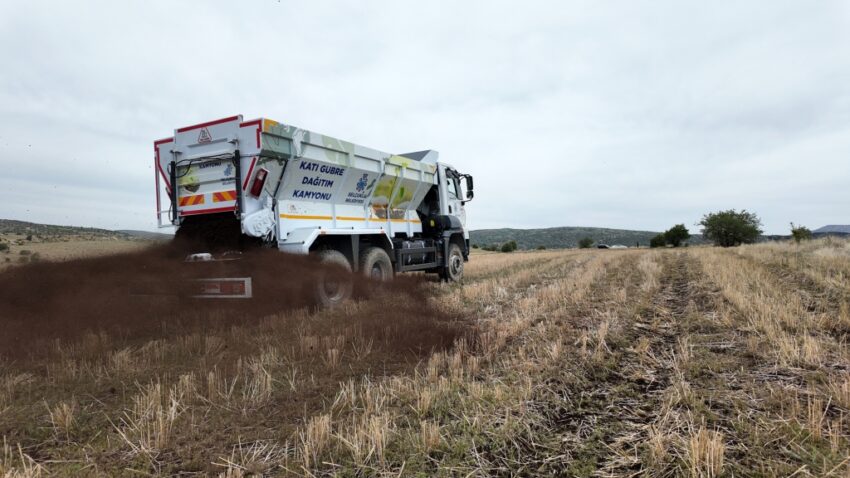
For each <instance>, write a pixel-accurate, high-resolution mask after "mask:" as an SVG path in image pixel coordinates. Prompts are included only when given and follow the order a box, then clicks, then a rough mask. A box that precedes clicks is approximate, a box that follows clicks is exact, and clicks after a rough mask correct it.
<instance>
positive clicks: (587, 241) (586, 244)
mask: <svg viewBox="0 0 850 478" xmlns="http://www.w3.org/2000/svg"><path fill="white" fill-rule="evenodd" d="M592 245H593V239H591V238H589V237H585V238H584V239H581V240H580V241H578V248H579V249H589V248H590V246H592Z"/></svg>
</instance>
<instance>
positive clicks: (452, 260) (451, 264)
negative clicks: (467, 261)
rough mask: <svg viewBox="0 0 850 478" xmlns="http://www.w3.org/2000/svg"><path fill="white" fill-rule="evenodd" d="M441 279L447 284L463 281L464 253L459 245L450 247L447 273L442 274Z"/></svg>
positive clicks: (447, 258)
mask: <svg viewBox="0 0 850 478" xmlns="http://www.w3.org/2000/svg"><path fill="white" fill-rule="evenodd" d="M440 277H442V278H443V280H445V281H447V282H460V280H461V279H463V252H461V250H460V246H459V245H457V244H450V245H449V255H448V256H447V257H446V267H445V271H444V272H442V273H441V274H440Z"/></svg>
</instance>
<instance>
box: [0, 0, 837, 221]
mask: <svg viewBox="0 0 850 478" xmlns="http://www.w3.org/2000/svg"><path fill="white" fill-rule="evenodd" d="M0 59H2V67H0V171H2V172H0V218H12V219H21V220H28V221H33V222H42V223H53V224H68V225H85V226H95V227H105V228H110V229H148V230H152V229H155V227H156V219H155V213H154V209H155V203H154V187H153V178H154V173H153V170H152V155H153V147H152V142H153V140H155V139H158V138H162V137H167V136H170V135H171V134H172V131H173V129H174V128H176V127H180V126H185V125H190V124H195V123H198V122H202V121H206V120H210V119H216V118H220V117H224V116H230V115H233V114H242V115H244V117H245V118H246V119H250V118H254V117H261V116H262V117H269V118H272V119H275V120H278V121H281V122H284V123H288V124H293V125H297V126H300V127H303V128H306V129H310V130H313V131H317V132H321V133H326V134H329V135H331V136H335V137H339V138H342V139H347V140H350V141H353V142H355V143H358V144H362V145H365V146H369V147H373V148H376V149H380V150H384V151H389V152H393V153H403V152H407V151H416V150H421V149H436V150H438V151H439V152H440V157H441V159H442V160H443V161H445V162H448V163H451V164H453V165H454V166H456V167H457V168H458V169H459V170H460V171H462V172H468V173H471V174H472V175H474V177H475V186H476V191H475V192H476V196H475V200H474V201H472V202H471V203H469V204H468V207H469V210H468V217H469V221H470V224H469V225H470V226H471V227H472V228H473V229H480V228H493V227H519V228H529V227H549V226H565V225H570V226H598V227H614V228H628V229H644V230H663V229H666V228H668V227H669V226H671V225H672V224H674V223H685V225H686V226H689V227H690V228H691V230H692V231H695V230H697V229H698V227H697V226H694V224H695V223H696V222H698V221H699V219H700V218H701V216H702V215H703V214H704V213H706V212H709V211H716V210H720V209H728V208H738V209H741V208H746V209H748V210H751V211H755V212H756V213H757V214H759V216H760V217H761V218H762V220H763V222H764V226H765V228H764V229H765V231H766V232H767V233H775V234H776V233H779V234H781V233H787V231H788V223H789V222H790V221H794V222H795V223H802V224H805V225H808V226H810V227H811V228H816V227H819V226H822V225H824V224H830V223H832V224H834V223H839V224H850V2H845V1H835V2H829V1H816V2H812V1H802V0H801V1H797V2H782V1H776V0H769V1H762V2H684V1H678V0H677V1H647V2H638V1H628V2H625V1H621V2H600V1H588V2H566V1H552V2H542V1H541V2H533V1H530V2H516V1H513V2H494V1H480V2H455V1H442V2H438V1H430V2H414V1H381V2H378V1H369V2H366V1H350V2H312V1H304V2H292V1H286V0H282V1H280V2H278V1H260V0H256V1H242V2H189V1H180V2H174V1H161V2H151V1H145V2H142V1H135V2H132V1H120V2H117V1H104V2H71V1H49V2H48V1H33V0H26V1H11V0H0Z"/></svg>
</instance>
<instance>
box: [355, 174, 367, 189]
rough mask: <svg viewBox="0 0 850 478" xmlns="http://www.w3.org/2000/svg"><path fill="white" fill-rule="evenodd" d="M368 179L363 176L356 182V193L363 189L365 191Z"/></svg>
mask: <svg viewBox="0 0 850 478" xmlns="http://www.w3.org/2000/svg"><path fill="white" fill-rule="evenodd" d="M368 178H369V175H368V174H364V175H363V177H362V178H360V179H358V180H357V192H359V193H362V192H363V190H364V189H366V180H367V179H368Z"/></svg>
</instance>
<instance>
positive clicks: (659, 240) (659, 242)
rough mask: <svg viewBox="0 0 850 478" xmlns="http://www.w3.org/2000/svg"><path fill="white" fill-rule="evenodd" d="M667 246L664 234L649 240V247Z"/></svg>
mask: <svg viewBox="0 0 850 478" xmlns="http://www.w3.org/2000/svg"><path fill="white" fill-rule="evenodd" d="M666 245H667V239H666V238H665V237H664V234H663V233H661V234H657V235H655V236H654V237H653V238H652V239H650V240H649V247H664V246H666Z"/></svg>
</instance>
